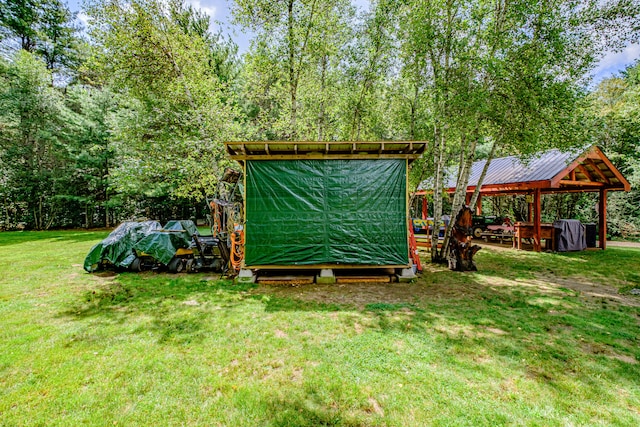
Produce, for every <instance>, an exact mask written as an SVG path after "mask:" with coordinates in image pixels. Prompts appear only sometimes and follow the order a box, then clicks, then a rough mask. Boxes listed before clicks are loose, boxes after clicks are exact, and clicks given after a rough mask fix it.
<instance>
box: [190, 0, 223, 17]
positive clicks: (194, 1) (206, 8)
mask: <svg viewBox="0 0 640 427" xmlns="http://www.w3.org/2000/svg"><path fill="white" fill-rule="evenodd" d="M187 3H188V4H190V5H191V6H193V7H194V8H196V9H200V10H201V11H203V12H204V13H206V14H207V15H209V19H216V11H217V10H218V8H217V7H216V6H214V5H213V4H209V3H214V2H212V1H211V0H203V1H201V0H187ZM203 3H204V4H203Z"/></svg>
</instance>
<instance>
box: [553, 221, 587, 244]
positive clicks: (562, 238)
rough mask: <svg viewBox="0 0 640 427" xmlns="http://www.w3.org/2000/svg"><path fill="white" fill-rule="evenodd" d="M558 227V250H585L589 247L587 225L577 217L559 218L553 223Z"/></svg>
mask: <svg viewBox="0 0 640 427" xmlns="http://www.w3.org/2000/svg"><path fill="white" fill-rule="evenodd" d="M553 227H554V228H555V229H556V250H557V251H558V252H567V251H583V250H585V249H586V248H587V242H586V238H585V227H584V225H583V224H582V223H581V222H580V221H578V220H576V219H559V220H557V221H556V222H554V223H553Z"/></svg>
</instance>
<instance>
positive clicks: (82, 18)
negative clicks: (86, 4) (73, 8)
mask: <svg viewBox="0 0 640 427" xmlns="http://www.w3.org/2000/svg"><path fill="white" fill-rule="evenodd" d="M77 18H78V21H80V22H81V23H82V26H83V27H84V30H86V29H87V27H88V26H89V25H88V23H89V15H87V14H86V13H84V12H78V15H77Z"/></svg>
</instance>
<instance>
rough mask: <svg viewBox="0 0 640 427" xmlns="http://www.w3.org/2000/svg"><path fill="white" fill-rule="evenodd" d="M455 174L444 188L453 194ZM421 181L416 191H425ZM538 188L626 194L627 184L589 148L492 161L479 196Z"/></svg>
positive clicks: (474, 176) (478, 167) (473, 180)
mask: <svg viewBox="0 0 640 427" xmlns="http://www.w3.org/2000/svg"><path fill="white" fill-rule="evenodd" d="M485 164H486V160H480V161H477V162H475V163H474V164H473V166H472V169H471V174H470V176H469V184H468V186H467V191H474V190H475V188H476V186H477V185H478V181H479V179H480V175H481V174H482V170H483V169H484V166H485ZM456 175H457V171H452V173H450V174H449V178H448V179H449V181H448V184H447V187H448V188H449V191H455V188H456V185H457V176H456ZM426 188H428V184H427V182H423V183H422V184H421V186H420V189H419V190H426ZM535 188H540V189H541V190H542V191H543V192H547V193H554V192H576V191H580V192H582V191H598V190H600V189H608V190H614V191H615V190H624V191H629V189H630V185H629V182H628V181H627V180H626V179H625V178H624V176H622V174H621V173H620V171H619V170H618V169H617V168H616V167H615V166H614V165H613V164H612V163H611V161H610V160H609V159H608V158H607V157H606V156H605V155H604V153H603V152H602V150H600V149H599V148H598V147H596V146H591V147H589V148H587V149H586V150H576V151H560V150H557V149H553V150H549V151H545V152H542V153H539V154H537V155H535V156H533V157H532V158H531V159H529V160H528V161H523V160H521V159H519V158H518V157H516V156H509V157H501V158H497V159H493V160H492V161H491V163H490V164H489V168H488V170H487V174H486V176H485V178H484V180H483V182H482V187H481V192H482V193H485V194H487V193H493V194H500V193H525V192H527V191H529V190H532V189H535Z"/></svg>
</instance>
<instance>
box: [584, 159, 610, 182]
mask: <svg viewBox="0 0 640 427" xmlns="http://www.w3.org/2000/svg"><path fill="white" fill-rule="evenodd" d="M586 163H587V164H588V165H589V166H591V167H592V168H593V170H594V171H595V173H596V175H598V176H599V177H600V178H601V179H602V180H603V181H604V182H606V183H607V184H611V181H610V180H609V178H607V176H606V175H605V174H604V172H602V169H600V168H599V167H598V165H597V164H596V162H594V161H593V159H587V160H586Z"/></svg>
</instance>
